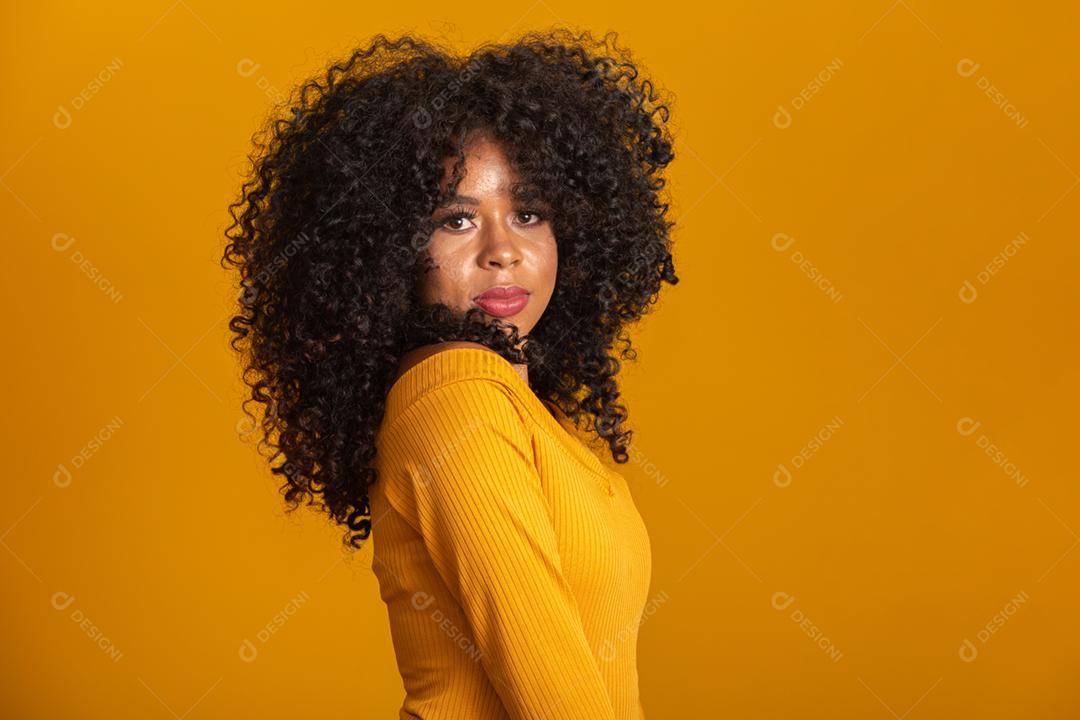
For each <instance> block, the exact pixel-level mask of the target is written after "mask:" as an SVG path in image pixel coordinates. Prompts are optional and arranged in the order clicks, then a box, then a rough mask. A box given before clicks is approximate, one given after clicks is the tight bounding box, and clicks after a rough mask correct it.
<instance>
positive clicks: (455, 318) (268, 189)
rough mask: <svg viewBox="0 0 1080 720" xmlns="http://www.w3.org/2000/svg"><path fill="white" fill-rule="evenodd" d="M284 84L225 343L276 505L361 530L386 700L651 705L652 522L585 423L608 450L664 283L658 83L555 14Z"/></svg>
mask: <svg viewBox="0 0 1080 720" xmlns="http://www.w3.org/2000/svg"><path fill="white" fill-rule="evenodd" d="M290 109H291V111H292V112H291V117H289V118H288V119H278V120H272V121H271V123H270V126H269V131H268V134H267V136H266V137H265V138H263V139H258V138H257V139H256V146H257V152H256V153H255V154H254V155H253V156H252V163H253V170H252V173H251V177H250V179H249V180H248V181H247V182H246V183H245V185H244V186H243V190H242V192H241V198H240V199H239V200H238V201H237V202H236V203H234V204H233V205H232V206H231V210H232V214H233V218H234V220H235V222H234V224H233V225H232V227H230V228H229V230H228V232H227V235H228V237H229V239H230V243H229V244H228V246H227V248H226V251H225V256H224V258H223V260H225V261H227V262H229V263H231V264H232V265H234V266H236V267H237V268H239V271H240V275H241V286H242V288H243V292H242V293H241V296H240V313H239V314H238V315H236V316H235V317H233V318H232V320H231V321H230V328H231V329H232V330H233V332H234V333H235V337H234V338H233V346H234V347H235V348H236V349H237V350H238V351H242V352H243V353H244V357H245V360H246V363H245V365H244V370H245V372H244V378H245V380H246V382H247V383H248V384H250V386H251V399H250V400H248V401H246V402H245V403H244V404H245V410H246V406H247V404H248V403H250V402H258V403H262V404H264V405H265V406H266V408H265V415H264V418H263V420H262V422H261V430H262V432H263V433H264V434H265V439H264V440H263V441H262V443H261V444H262V445H263V446H264V447H269V448H271V449H273V450H274V453H273V454H272V455H271V457H270V460H271V461H273V460H274V459H276V458H278V457H279V456H281V457H283V459H284V462H283V463H282V464H280V465H278V466H276V467H273V472H274V473H276V474H278V475H281V476H283V477H284V483H283V485H282V486H281V489H282V491H283V493H284V496H285V499H286V501H287V503H288V504H289V509H290V510H295V509H296V507H297V506H298V505H299V503H300V502H301V501H302V500H303V499H305V498H306V499H308V501H309V504H317V505H318V506H319V508H320V509H321V510H324V511H326V512H327V513H328V514H329V515H330V517H331V518H333V519H334V520H335V521H336V522H339V523H342V524H344V525H345V526H347V528H348V531H349V532H348V533H347V535H346V538H347V540H348V541H349V545H350V547H361V546H362V544H363V542H364V541H365V540H366V539H367V538H368V537H369V535H370V537H371V539H372V540H373V543H374V544H373V559H372V570H373V572H374V573H375V575H376V577H377V578H378V581H379V586H380V594H381V597H382V599H383V601H384V602H385V603H386V606H387V611H388V615H389V622H390V630H391V636H392V639H393V643H394V649H395V653H396V656H397V662H398V666H399V670H400V672H401V676H402V681H403V683H404V686H405V690H406V697H405V700H404V702H403V704H402V707H401V709H400V715H399V716H400V717H402V718H427V719H429V720H431V719H434V718H476V719H484V718H507V717H510V718H544V719H546V720H553V719H558V718H588V719H589V720H602V719H611V720H614V719H618V720H628V719H629V718H642V717H644V712H643V709H642V704H641V701H640V697H639V694H638V673H637V655H636V650H637V647H636V646H637V628H638V624H639V622H640V618H641V613H642V610H643V608H644V605H645V602H646V599H647V594H648V589H649V580H650V574H651V567H652V563H651V554H650V545H649V537H648V534H647V532H646V529H645V526H644V524H643V523H642V520H641V516H640V515H639V514H638V511H637V510H636V508H635V505H634V503H633V500H632V498H631V495H630V492H629V487H628V485H627V482H626V480H625V479H624V478H623V476H622V475H621V474H620V473H618V472H616V471H615V470H613V469H612V468H610V467H608V465H607V463H606V462H603V461H601V459H600V458H599V457H598V456H597V455H596V454H595V453H594V451H593V449H592V448H591V447H590V445H592V444H595V443H594V442H593V441H594V440H597V441H599V442H600V443H601V444H602V443H604V442H606V444H607V447H606V452H609V453H610V455H611V457H612V459H613V460H614V461H615V462H616V463H625V462H627V460H628V453H627V448H628V446H629V441H630V437H631V434H632V432H631V431H630V430H629V429H627V428H625V427H624V424H625V421H626V419H627V413H626V410H625V408H624V407H623V406H622V405H620V404H619V403H618V399H619V395H620V393H619V388H618V384H617V382H616V376H617V373H618V371H619V369H620V367H621V363H620V360H621V359H622V360H625V359H633V358H634V357H635V351H634V350H633V349H632V348H631V346H630V340H629V338H628V336H627V335H626V333H625V327H626V326H627V324H628V323H631V322H633V321H635V320H637V319H639V318H640V317H641V316H642V315H643V314H644V313H645V312H647V311H648V310H649V308H650V305H652V304H653V303H655V301H656V300H657V298H658V295H659V291H660V288H661V286H662V282H668V283H670V284H675V283H677V282H678V278H677V276H676V275H675V269H674V264H673V261H672V254H671V242H670V238H669V231H670V228H671V226H672V225H673V223H672V222H671V221H670V220H668V219H667V216H666V214H667V210H668V206H667V204H665V203H664V202H662V201H661V197H660V191H661V190H662V189H663V187H664V184H665V181H664V179H663V177H662V171H663V169H664V168H665V167H666V166H667V165H668V164H669V163H670V162H671V160H672V159H673V157H674V155H673V152H672V145H673V143H672V138H671V134H670V132H669V130H668V129H667V127H666V126H665V123H666V122H667V119H668V109H667V105H666V104H664V103H661V102H659V96H658V94H657V92H656V90H655V89H654V87H653V85H652V83H651V82H649V81H648V80H642V79H639V78H638V70H637V68H636V67H635V64H634V63H633V62H632V59H631V57H630V55H629V53H628V52H627V51H626V50H625V49H621V48H618V47H616V45H615V35H614V34H609V35H608V36H606V37H605V38H604V39H603V40H594V39H593V37H592V36H591V35H590V34H589V33H582V34H580V35H573V34H571V33H569V32H567V31H563V30H556V31H551V32H547V33H530V34H527V35H525V36H523V37H521V38H520V39H518V40H517V41H516V42H513V43H510V44H505V45H494V44H489V45H485V46H482V47H480V48H478V49H476V50H474V51H473V52H472V53H471V54H469V55H468V56H466V57H460V56H458V55H455V54H454V53H452V52H450V51H448V50H445V49H442V48H439V47H437V46H435V45H433V44H431V43H430V42H427V41H421V40H417V39H414V38H411V37H402V38H399V39H397V40H395V41H390V40H388V39H387V38H385V37H384V36H382V35H379V36H376V38H375V39H374V40H373V42H372V43H371V44H370V46H368V47H365V48H362V49H359V50H356V51H355V52H354V53H353V54H352V56H351V57H350V58H348V59H347V60H345V61H343V62H340V63H337V64H335V65H332V66H331V67H330V68H329V70H328V71H327V73H326V75H325V78H324V79H323V80H321V81H320V80H318V79H316V80H311V81H309V82H307V83H305V84H304V85H302V86H301V87H300V88H299V91H298V94H297V95H296V96H295V98H294V100H293V102H292V106H291V108H290ZM616 342H618V343H619V344H620V346H621V347H620V348H619V349H618V350H615V349H614V347H615V344H616ZM583 424H584V425H585V428H584V429H583V428H582V427H581V426H582V425H583ZM583 439H584V440H589V444H586V442H584V441H583Z"/></svg>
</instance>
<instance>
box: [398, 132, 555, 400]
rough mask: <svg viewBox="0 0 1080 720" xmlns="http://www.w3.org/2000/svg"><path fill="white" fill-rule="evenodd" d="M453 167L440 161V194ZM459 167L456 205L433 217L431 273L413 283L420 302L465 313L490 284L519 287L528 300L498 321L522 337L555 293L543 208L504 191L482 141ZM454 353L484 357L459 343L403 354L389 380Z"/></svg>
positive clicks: (505, 166)
mask: <svg viewBox="0 0 1080 720" xmlns="http://www.w3.org/2000/svg"><path fill="white" fill-rule="evenodd" d="M453 164H454V158H453V157H450V158H447V159H446V160H445V161H444V173H445V174H444V177H443V186H442V189H443V190H444V191H445V190H446V189H447V186H448V184H449V179H450V173H451V172H452V168H453ZM464 169H465V175H464V177H463V178H462V179H461V181H460V182H459V183H458V186H457V198H456V199H457V201H456V202H451V203H450V204H449V205H445V206H441V207H439V208H436V210H435V212H434V213H433V215H432V218H433V219H434V220H435V221H436V223H437V224H438V227H437V229H436V230H435V232H434V233H432V235H431V242H430V244H429V245H428V252H429V253H430V255H431V258H432V260H433V262H434V265H435V268H434V269H432V270H431V271H429V272H428V273H426V274H425V275H424V276H423V277H422V278H421V279H420V281H419V282H420V285H419V290H420V296H421V300H422V301H423V302H425V303H431V302H442V303H445V304H447V305H449V306H450V307H452V308H454V309H455V310H459V311H462V312H464V311H465V310H468V309H469V308H470V307H474V306H475V302H474V300H473V298H475V297H476V296H477V295H479V294H480V293H482V292H484V291H485V290H487V289H489V288H491V287H493V286H496V285H499V286H506V285H519V286H521V287H523V288H525V289H526V290H527V291H528V292H529V302H528V304H527V305H526V306H525V307H524V308H522V310H521V311H519V312H518V313H516V314H514V315H510V316H507V317H504V318H503V320H506V321H508V322H512V323H513V324H514V325H516V326H517V328H518V334H519V335H520V336H521V337H522V338H524V337H525V336H526V335H528V334H529V332H531V331H532V329H533V327H535V326H536V323H537V322H538V321H539V320H540V317H541V315H543V314H544V310H545V309H546V308H547V305H548V302H549V301H550V300H551V296H552V294H553V293H554V292H555V281H556V270H557V267H558V253H557V248H556V244H555V235H554V233H553V232H552V227H551V222H550V220H549V218H548V216H547V208H546V207H545V206H544V205H543V204H542V203H538V202H523V201H522V200H521V199H520V198H517V197H514V195H513V194H512V192H511V186H512V184H513V183H514V182H516V181H517V180H518V177H517V176H516V174H515V173H514V172H513V169H512V168H511V166H510V163H509V161H508V160H507V157H506V153H505V151H504V149H503V147H502V146H501V145H500V144H499V143H498V142H497V141H495V140H493V139H492V138H490V137H488V136H485V135H478V136H476V137H474V139H473V140H472V141H471V142H470V143H468V144H467V145H466V150H465V168H464ZM462 212H465V213H474V214H475V217H471V218H470V217H465V216H463V215H462V214H461V213H462ZM455 347H476V348H481V349H485V350H489V351H490V349H489V348H487V347H485V346H484V345H482V344H480V343H476V342H470V341H466V340H461V341H453V342H445V343H435V344H431V345H422V346H420V347H418V348H414V349H413V350H410V351H408V352H406V353H405V355H404V356H403V357H402V359H401V362H400V363H399V365H398V371H397V374H396V375H395V376H394V380H397V378H399V377H401V375H402V374H403V373H404V372H405V371H406V370H408V369H409V368H411V367H413V366H414V365H416V364H417V363H419V362H420V361H421V360H423V359H424V358H427V357H429V356H431V355H433V354H435V353H436V352H439V351H440V350H446V349H449V348H455ZM513 367H514V370H515V371H516V372H517V373H518V375H520V376H521V379H522V380H524V381H525V383H526V384H528V382H529V369H528V366H527V365H525V364H520V363H515V364H514V365H513Z"/></svg>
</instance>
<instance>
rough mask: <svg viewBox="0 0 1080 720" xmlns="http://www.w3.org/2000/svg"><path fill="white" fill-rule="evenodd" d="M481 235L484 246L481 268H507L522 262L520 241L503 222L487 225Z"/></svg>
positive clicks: (493, 222) (496, 221)
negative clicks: (518, 242)
mask: <svg viewBox="0 0 1080 720" xmlns="http://www.w3.org/2000/svg"><path fill="white" fill-rule="evenodd" d="M481 235H482V244H481V249H480V257H479V258H478V260H479V263H480V265H481V267H485V268H489V267H497V268H506V267H512V266H514V265H517V264H518V263H520V262H521V251H520V249H519V248H518V244H517V241H518V239H517V238H516V237H515V236H514V233H513V232H511V231H510V230H509V229H507V227H506V225H505V224H504V223H503V222H501V220H493V221H491V222H487V223H485V224H484V227H483V229H482V230H481Z"/></svg>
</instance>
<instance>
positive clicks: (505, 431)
mask: <svg viewBox="0 0 1080 720" xmlns="http://www.w3.org/2000/svg"><path fill="white" fill-rule="evenodd" d="M376 447H377V459H376V462H375V466H376V469H377V472H378V478H377V480H376V482H375V483H374V484H373V485H372V486H371V488H370V491H369V498H370V510H371V520H372V531H371V541H372V543H373V556H372V571H373V573H374V574H375V575H376V577H377V579H378V582H379V589H380V596H381V598H382V600H383V601H384V602H385V603H386V607H387V612H388V615H389V621H390V631H391V638H392V641H393V645H394V652H395V655H396V659H397V664H398V670H399V672H400V673H401V677H402V681H403V684H404V687H405V691H406V696H405V699H404V702H403V704H402V706H401V708H400V711H399V718H424V720H440V719H442V718H455V719H468V720H488V719H492V720H494V719H496V718H499V719H505V718H513V719H514V720H524V719H525V718H528V719H530V720H533V719H540V718H543V720H571V719H573V720H578V719H582V720H583V719H586V718H587V719H588V720H640V719H641V718H644V717H645V715H644V711H643V708H642V704H641V700H640V696H639V694H638V671H637V638H638V626H639V624H640V622H641V619H642V613H643V611H644V607H645V603H646V600H647V595H648V589H649V583H650V574H651V569H652V563H651V550H650V544H649V536H648V533H647V531H646V528H645V525H644V523H643V521H642V519H641V516H640V515H639V513H638V511H637V510H636V508H635V506H634V503H633V500H632V498H631V496H630V492H629V488H628V486H627V483H626V481H625V479H624V478H623V477H622V475H620V474H619V473H617V472H615V471H614V470H612V469H610V468H609V467H607V466H606V465H605V464H604V463H602V462H601V461H600V459H599V458H598V457H597V456H596V455H595V454H594V453H593V451H592V450H591V449H590V448H589V447H588V446H587V445H586V444H585V443H584V442H582V440H581V439H580V436H579V431H577V429H576V428H575V427H574V425H573V422H572V421H571V420H570V418H568V417H567V416H566V415H565V414H563V413H562V412H561V411H560V410H559V409H558V408H557V406H555V405H554V403H549V402H547V401H546V400H541V399H540V398H538V397H537V396H536V394H535V393H533V392H532V390H531V389H530V388H529V385H528V383H526V382H525V381H524V380H523V379H522V378H521V376H520V375H518V374H517V372H515V370H514V368H513V366H512V365H511V364H510V363H509V362H508V361H507V360H506V359H504V358H503V357H501V356H500V355H498V354H496V353H494V352H492V351H490V350H486V349H483V348H475V347H469V348H464V347H456V348H449V349H444V350H440V351H438V352H436V353H435V354H434V355H430V356H428V357H426V358H424V359H423V360H421V361H420V362H419V363H418V364H416V365H414V366H413V367H411V368H409V369H408V370H406V371H405V373H404V374H402V375H401V376H400V377H399V378H398V379H397V381H396V382H395V383H394V385H393V386H392V387H391V389H390V392H389V394H388V396H387V403H386V414H385V416H384V419H383V422H382V424H381V426H380V429H379V432H378V434H377V438H376Z"/></svg>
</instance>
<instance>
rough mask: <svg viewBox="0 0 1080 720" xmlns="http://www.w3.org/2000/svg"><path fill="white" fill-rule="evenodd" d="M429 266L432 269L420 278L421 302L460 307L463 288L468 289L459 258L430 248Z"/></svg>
mask: <svg viewBox="0 0 1080 720" xmlns="http://www.w3.org/2000/svg"><path fill="white" fill-rule="evenodd" d="M431 264H432V265H433V266H434V267H432V269H430V270H428V271H427V272H426V273H424V274H423V275H422V276H421V278H420V297H421V300H422V301H423V302H425V303H433V302H442V303H445V304H447V305H451V306H456V305H460V304H461V300H462V298H461V295H462V293H464V292H465V290H464V288H467V287H468V285H467V283H466V282H465V281H466V280H467V278H466V276H465V272H464V268H463V265H462V261H461V258H458V257H455V256H454V255H452V254H447V253H440V252H438V249H437V248H432V252H431Z"/></svg>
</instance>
